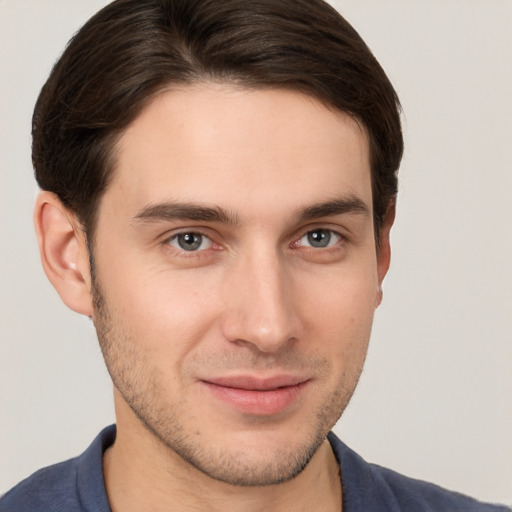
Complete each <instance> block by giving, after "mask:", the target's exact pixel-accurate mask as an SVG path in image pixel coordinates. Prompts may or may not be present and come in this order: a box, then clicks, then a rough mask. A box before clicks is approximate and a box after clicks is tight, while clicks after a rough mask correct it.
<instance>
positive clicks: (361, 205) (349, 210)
mask: <svg viewBox="0 0 512 512" xmlns="http://www.w3.org/2000/svg"><path fill="white" fill-rule="evenodd" d="M344 214H359V215H364V216H369V215H370V209H369V207H368V206H367V205H366V203H365V202H364V201H363V200H362V199H360V198H359V197H357V196H355V195H353V194H350V195H347V196H344V197H340V198H338V199H333V200H331V201H326V202H323V203H317V204H313V205H311V206H307V207H306V208H303V209H301V210H299V212H298V216H299V218H300V220H301V221H305V220H314V219H318V218H320V217H333V216H335V215H344Z"/></svg>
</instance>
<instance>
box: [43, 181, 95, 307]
mask: <svg viewBox="0 0 512 512" xmlns="http://www.w3.org/2000/svg"><path fill="white" fill-rule="evenodd" d="M34 225H35V229H36V234H37V241H38V244H39V252H40V255H41V262H42V264H43V268H44V271H45V273H46V276H47V277H48V279H49V280H50V282H51V283H52V285H53V286H54V288H55V289H56V290H57V293H58V294H59V295H60V298H61V299H62V301H63V302H64V303H65V304H66V305H67V306H68V307H69V308H71V309H72V310H73V311H76V312H77V313H81V314H82V315H87V316H92V313H93V307H92V296H91V276H90V268H89V251H88V248H87V244H86V239H85V234H84V233H83V231H82V229H81V227H80V223H79V222H78V220H77V219H76V217H75V215H74V214H73V213H71V212H70V211H69V210H68V209H67V208H66V207H65V206H64V205H63V204H62V203H61V201H60V200H59V198H58V197H57V196H56V195H55V194H53V193H51V192H46V191H43V192H41V193H40V194H39V195H38V197H37V200H36V205H35V209H34Z"/></svg>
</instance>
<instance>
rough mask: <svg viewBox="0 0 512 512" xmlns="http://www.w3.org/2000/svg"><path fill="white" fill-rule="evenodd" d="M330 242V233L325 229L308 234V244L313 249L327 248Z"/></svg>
mask: <svg viewBox="0 0 512 512" xmlns="http://www.w3.org/2000/svg"><path fill="white" fill-rule="evenodd" d="M330 241H331V233H330V232H329V231H327V230H325V229H317V230H316V231H311V233H309V234H308V242H309V243H310V244H311V245H312V246H313V247H327V246H328V245H329V242H330Z"/></svg>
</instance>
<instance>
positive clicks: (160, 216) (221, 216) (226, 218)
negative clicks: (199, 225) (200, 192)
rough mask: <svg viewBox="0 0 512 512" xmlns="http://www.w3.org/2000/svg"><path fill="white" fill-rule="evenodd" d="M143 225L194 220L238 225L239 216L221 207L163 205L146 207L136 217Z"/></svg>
mask: <svg viewBox="0 0 512 512" xmlns="http://www.w3.org/2000/svg"><path fill="white" fill-rule="evenodd" d="M134 219H135V220H136V221H139V222H143V223H146V222H148V223H150V222H158V221H172V220H194V221H199V222H220V223H223V224H233V225H234V224H237V223H238V216H237V215H236V214H234V213H231V212H228V211H226V210H224V209H223V208H220V207H219V206H214V207H209V206H203V205H196V204H189V203H172V202H169V203H161V204H155V205H148V206H146V207H144V208H143V209H142V210H141V211H140V212H139V213H137V214H136V215H135V217H134Z"/></svg>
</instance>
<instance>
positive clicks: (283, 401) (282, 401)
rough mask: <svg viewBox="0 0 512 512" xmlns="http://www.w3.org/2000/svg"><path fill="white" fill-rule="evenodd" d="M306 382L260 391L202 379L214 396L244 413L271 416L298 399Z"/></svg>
mask: <svg viewBox="0 0 512 512" xmlns="http://www.w3.org/2000/svg"><path fill="white" fill-rule="evenodd" d="M308 382H309V381H305V382H301V383H300V384H296V385H295V386H285V387H282V388H278V389H273V390H269V391H260V390H252V389H240V388H229V387H226V386H219V385H217V384H213V383H211V382H206V381H202V383H203V384H204V385H205V386H206V387H207V388H208V390H209V391H210V392H211V393H212V394H213V395H214V396H215V397H216V398H219V399H220V400H222V401H223V402H227V403H228V404H229V405H231V406H232V407H233V408H235V409H237V410H238V411H240V412H242V413H244V414H252V415H256V416H271V415H274V414H279V413H280V412H282V411H284V410H285V409H288V408H289V407H290V406H291V405H292V404H293V403H295V402H296V401H297V400H298V399H299V397H300V395H301V394H302V392H303V391H304V388H305V387H306V385H307V384H308Z"/></svg>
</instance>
